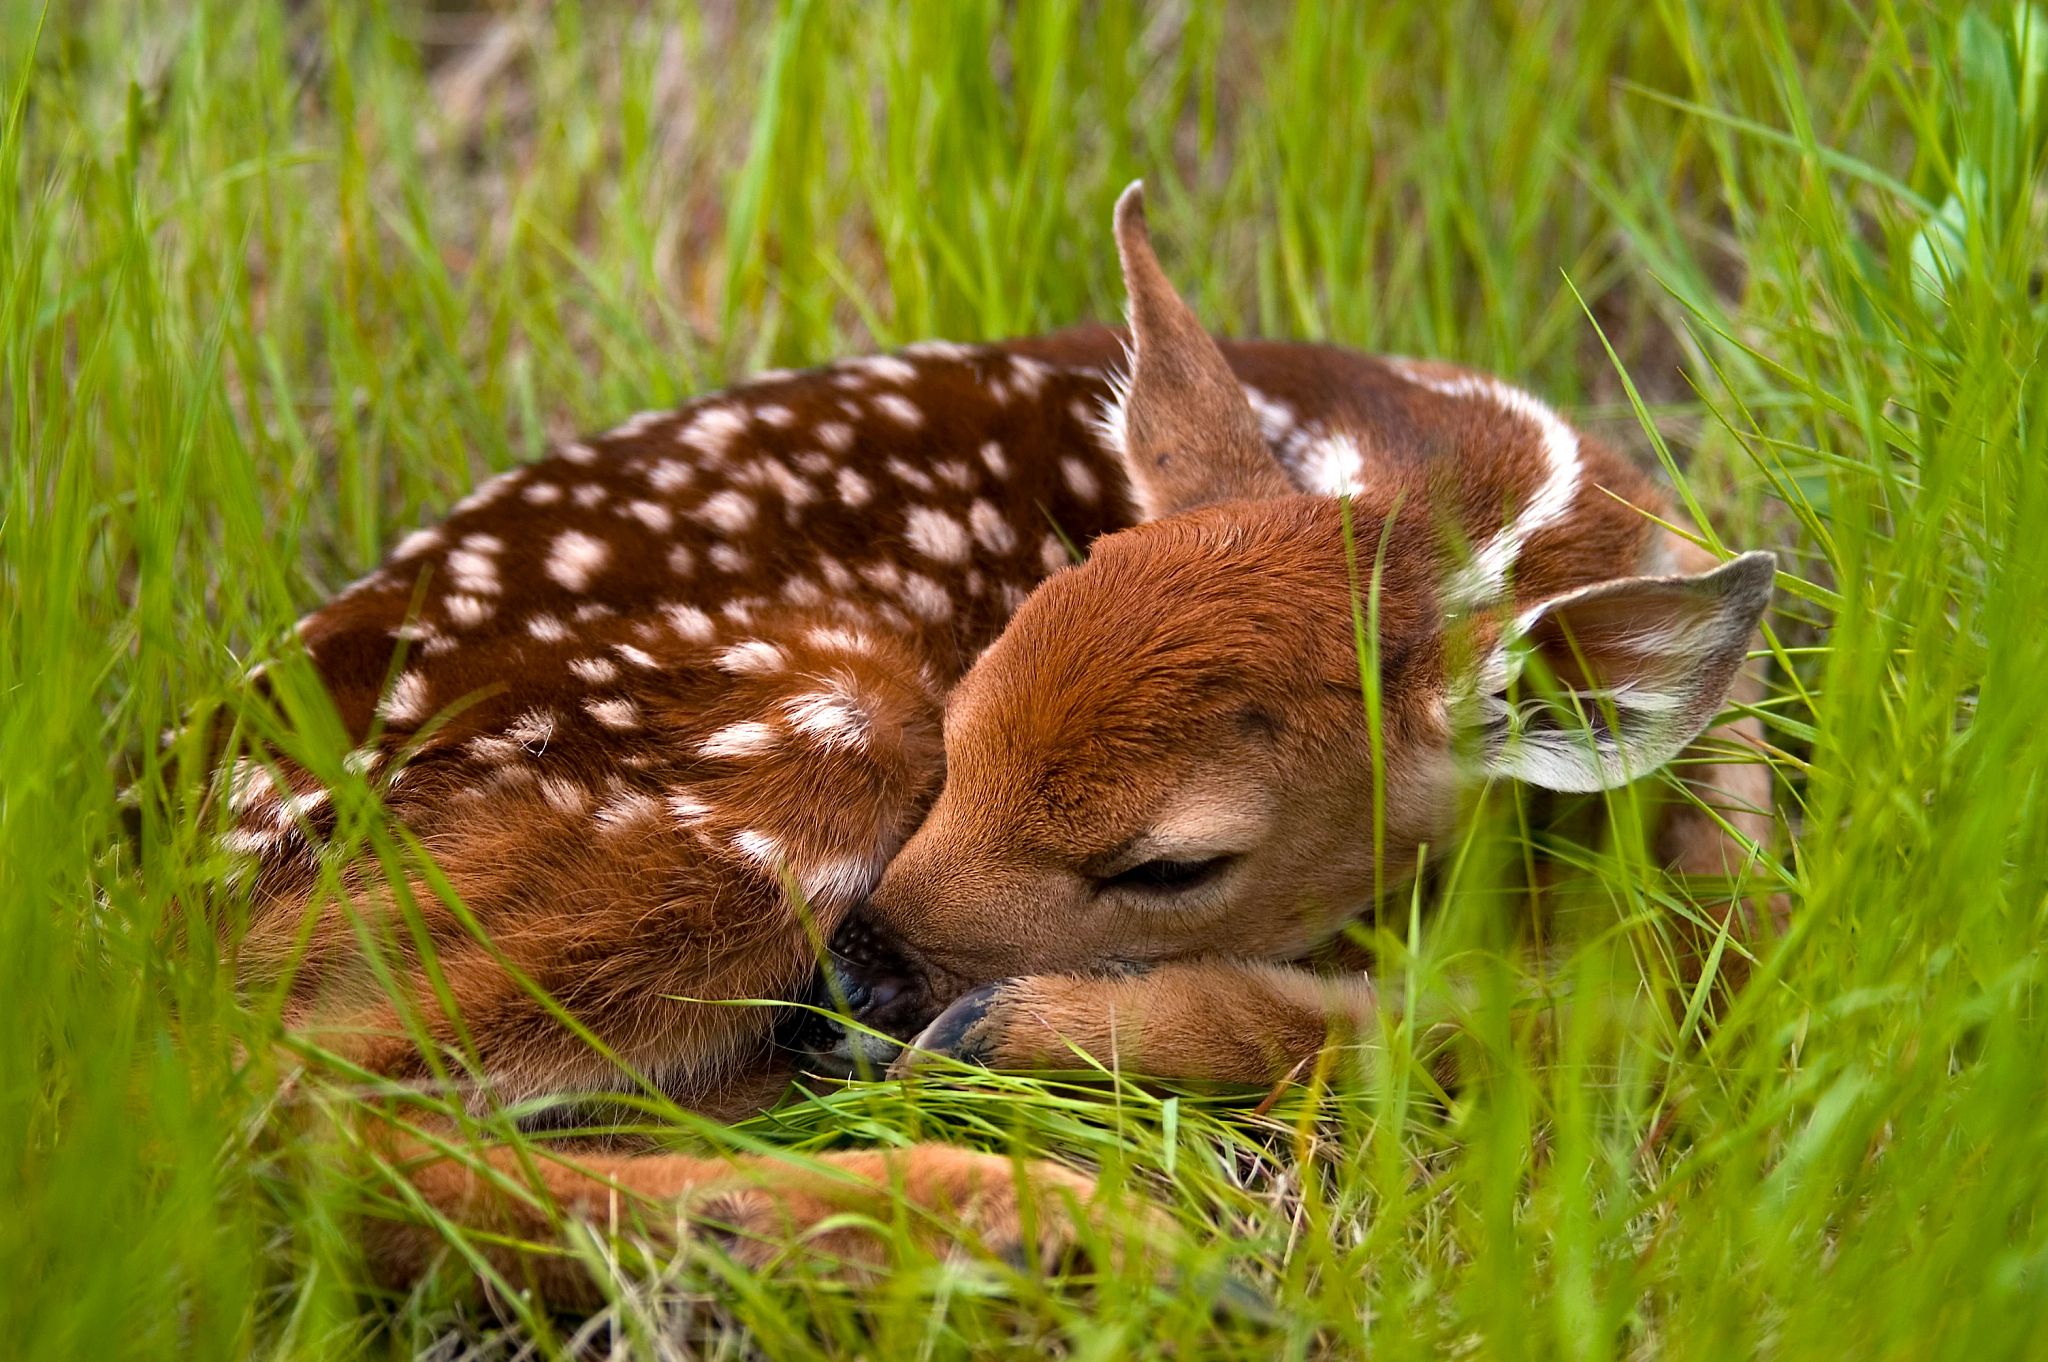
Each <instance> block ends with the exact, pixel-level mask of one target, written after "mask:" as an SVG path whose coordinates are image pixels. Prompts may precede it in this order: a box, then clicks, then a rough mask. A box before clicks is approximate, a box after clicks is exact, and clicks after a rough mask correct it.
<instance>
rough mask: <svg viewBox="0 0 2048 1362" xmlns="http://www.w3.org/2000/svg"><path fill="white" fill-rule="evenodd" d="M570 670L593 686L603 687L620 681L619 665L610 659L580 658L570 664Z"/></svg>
mask: <svg viewBox="0 0 2048 1362" xmlns="http://www.w3.org/2000/svg"><path fill="white" fill-rule="evenodd" d="M569 670H570V671H572V672H574V673H576V675H577V676H579V677H581V678H582V679H583V680H585V681H587V682H589V683H590V684H591V685H593V686H602V685H605V684H607V683H608V682H612V681H616V680H618V679H619V668H618V664H617V663H615V662H613V661H612V660H611V659H610V658H608V657H579V658H575V659H573V660H572V661H571V662H570V663H569Z"/></svg>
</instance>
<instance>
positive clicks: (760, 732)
mask: <svg viewBox="0 0 2048 1362" xmlns="http://www.w3.org/2000/svg"><path fill="white" fill-rule="evenodd" d="M781 736H782V735H781V734H780V733H778V732H777V731H776V729H775V727H774V725H772V724H764V723H762V722H761V721H760V720H758V719H744V720H742V721H740V722H739V723H736V724H727V725H726V726H725V727H724V728H721V729H719V730H718V731H717V732H716V733H713V734H712V735H711V736H710V737H708V738H706V739H705V740H704V741H703V742H701V743H699V744H698V745H697V753H698V755H699V756H705V757H728V758H729V757H751V756H755V755H757V754H759V753H762V752H766V751H767V750H768V749H770V748H771V747H774V746H775V744H776V743H777V742H778V741H780V740H781Z"/></svg>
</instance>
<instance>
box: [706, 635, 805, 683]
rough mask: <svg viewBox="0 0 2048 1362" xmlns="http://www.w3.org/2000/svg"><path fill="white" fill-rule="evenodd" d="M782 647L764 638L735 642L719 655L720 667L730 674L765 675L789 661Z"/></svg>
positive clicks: (776, 670)
mask: <svg viewBox="0 0 2048 1362" xmlns="http://www.w3.org/2000/svg"><path fill="white" fill-rule="evenodd" d="M788 661H789V659H788V658H786V657H785V656H783V652H782V649H780V648H778V647H776V646H775V645H774V644H772V643H769V642H767V641H765V640H763V639H758V638H750V639H747V640H746V641H745V642H743V643H735V644H733V645H732V646H731V647H730V648H727V649H726V650H725V651H723V652H721V653H720V654H719V655H718V669H719V670H720V671H722V672H724V673H725V674H726V675H728V676H765V675H768V674H769V673H771V672H779V671H781V670H782V669H783V667H784V666H785V665H786V664H787V663H788Z"/></svg>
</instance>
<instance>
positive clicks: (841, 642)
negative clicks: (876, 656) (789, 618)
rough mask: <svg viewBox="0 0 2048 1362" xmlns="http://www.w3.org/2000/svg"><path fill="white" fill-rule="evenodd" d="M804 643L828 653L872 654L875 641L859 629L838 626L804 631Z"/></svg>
mask: <svg viewBox="0 0 2048 1362" xmlns="http://www.w3.org/2000/svg"><path fill="white" fill-rule="evenodd" d="M804 642H806V643H808V644H810V645H811V646H812V647H813V648H819V649H823V650H825V651H828V652H841V653H871V652H873V651H874V649H875V641H874V640H873V639H871V638H869V637H868V636H867V635H866V634H863V633H862V632H861V631H860V630H858V629H846V628H842V627H841V626H839V625H836V624H826V625H819V626H818V627H816V628H814V629H807V630H805V631H804Z"/></svg>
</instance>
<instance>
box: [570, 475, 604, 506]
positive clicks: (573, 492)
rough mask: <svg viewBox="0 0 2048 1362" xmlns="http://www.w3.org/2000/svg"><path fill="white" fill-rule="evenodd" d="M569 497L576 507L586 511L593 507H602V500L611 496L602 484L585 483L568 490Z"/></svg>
mask: <svg viewBox="0 0 2048 1362" xmlns="http://www.w3.org/2000/svg"><path fill="white" fill-rule="evenodd" d="M569 495H570V497H571V498H572V499H573V500H574V501H575V502H576V504H577V505H578V506H581V507H583V508H584V509H585V510H588V509H590V508H591V507H593V506H599V505H602V504H603V503H604V499H605V498H606V497H608V496H610V495H611V491H610V489H608V488H607V487H606V486H605V485H604V484H603V483H600V482H586V483H582V484H580V485H578V486H576V487H574V488H572V489H570V492H569Z"/></svg>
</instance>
